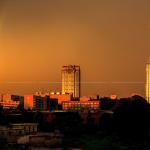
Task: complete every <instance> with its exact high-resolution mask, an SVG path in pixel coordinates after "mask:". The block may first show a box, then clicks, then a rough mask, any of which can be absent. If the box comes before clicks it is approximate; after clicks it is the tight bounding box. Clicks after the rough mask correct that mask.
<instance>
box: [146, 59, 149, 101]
mask: <svg viewBox="0 0 150 150" xmlns="http://www.w3.org/2000/svg"><path fill="white" fill-rule="evenodd" d="M146 100H147V101H148V102H149V103H150V57H149V60H148V63H147V64H146Z"/></svg>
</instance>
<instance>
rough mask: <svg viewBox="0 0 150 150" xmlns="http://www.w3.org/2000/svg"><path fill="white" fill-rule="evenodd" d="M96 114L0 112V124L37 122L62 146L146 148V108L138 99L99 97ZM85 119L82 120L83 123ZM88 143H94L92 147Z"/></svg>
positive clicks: (149, 118) (149, 120)
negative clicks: (60, 135) (59, 136)
mask: <svg viewBox="0 0 150 150" xmlns="http://www.w3.org/2000/svg"><path fill="white" fill-rule="evenodd" d="M100 101H101V109H102V110H103V111H99V112H95V114H94V113H92V112H90V111H89V112H87V113H83V112H53V113H48V112H47V113H46V112H45V113H43V112H40V111H39V112H38V111H37V112H29V111H25V110H24V111H22V114H21V115H16V116H13V115H11V114H10V113H9V112H8V111H4V110H3V109H2V108H1V109H0V124H1V125H8V124H9V123H16V122H36V123H39V131H42V132H53V131H54V130H59V131H60V132H61V133H63V134H64V135H65V140H64V144H67V145H71V146H72V145H74V146H76V147H77V146H79V147H83V148H84V149H96V148H97V149H99V148H101V149H103V150H105V149H110V148H109V145H110V147H111V149H117V148H118V149H133V150H134V149H140V150H146V149H150V144H149V143H150V142H149V140H150V138H149V137H150V134H149V131H150V105H149V103H147V101H146V100H145V99H144V98H143V97H141V96H137V95H135V96H132V97H129V98H121V99H119V100H111V99H109V98H107V97H106V98H105V97H104V98H101V99H100ZM84 118H85V121H84ZM91 141H95V143H94V144H93V143H92V142H91ZM96 145H97V146H96Z"/></svg>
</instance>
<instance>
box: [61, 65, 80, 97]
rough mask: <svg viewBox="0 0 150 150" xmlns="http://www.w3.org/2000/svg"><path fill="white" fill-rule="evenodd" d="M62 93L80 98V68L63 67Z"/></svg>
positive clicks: (73, 66)
mask: <svg viewBox="0 0 150 150" xmlns="http://www.w3.org/2000/svg"><path fill="white" fill-rule="evenodd" d="M61 73H62V93H70V94H73V97H74V98H79V97H80V66H75V65H68V66H63V67H62V70H61Z"/></svg>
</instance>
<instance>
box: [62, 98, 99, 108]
mask: <svg viewBox="0 0 150 150" xmlns="http://www.w3.org/2000/svg"><path fill="white" fill-rule="evenodd" d="M62 109H63V110H99V109H100V101H96V100H95V101H70V102H63V103H62Z"/></svg>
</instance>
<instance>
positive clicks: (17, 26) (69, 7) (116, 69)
mask: <svg viewBox="0 0 150 150" xmlns="http://www.w3.org/2000/svg"><path fill="white" fill-rule="evenodd" d="M149 8H150V1H149V0H1V1H0V91H1V92H8V93H16V94H17V93H18V94H26V93H32V92H35V91H37V90H43V91H46V90H61V84H60V83H51V84H50V82H61V72H60V70H61V66H62V65H66V64H77V65H80V66H81V79H82V82H87V83H84V84H82V95H90V94H95V93H99V94H100V95H110V94H114V93H115V94H118V95H119V96H128V95H130V94H131V93H140V94H142V95H144V91H145V85H144V82H145V64H146V62H147V59H148V57H149V55H150V9H149ZM43 81H44V82H43ZM45 81H48V82H47V83H46V82H45ZM89 82H90V83H89ZM91 82H94V83H91ZM101 82H102V83H101ZM104 82H105V83H104ZM116 82H117V83H116ZM139 82H140V83H139ZM141 82H142V83H141Z"/></svg>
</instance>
